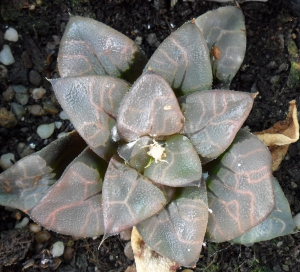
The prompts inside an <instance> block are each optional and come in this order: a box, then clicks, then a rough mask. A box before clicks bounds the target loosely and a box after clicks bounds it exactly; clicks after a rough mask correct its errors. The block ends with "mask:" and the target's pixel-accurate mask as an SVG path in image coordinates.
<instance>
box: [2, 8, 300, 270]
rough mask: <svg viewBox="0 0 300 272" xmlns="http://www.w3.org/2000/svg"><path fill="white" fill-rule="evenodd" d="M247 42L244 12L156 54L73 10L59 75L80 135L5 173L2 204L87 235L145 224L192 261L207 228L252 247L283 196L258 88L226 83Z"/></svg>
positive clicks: (179, 33)
mask: <svg viewBox="0 0 300 272" xmlns="http://www.w3.org/2000/svg"><path fill="white" fill-rule="evenodd" d="M216 18H218V20H216ZM245 48H246V36H245V25H244V19H243V14H242V11H241V10H240V9H239V8H237V7H223V8H219V9H217V10H214V11H210V12H208V13H206V14H204V15H202V16H200V17H198V18H197V19H193V20H191V21H190V22H187V23H185V24H184V25H183V26H181V27H180V28H179V29H178V30H176V31H175V32H173V33H172V34H171V35H170V36H169V37H168V38H167V39H166V40H165V41H164V42H163V43H162V44H161V45H160V46H159V47H158V49H157V50H156V52H155V53H154V54H153V56H152V57H151V58H150V60H149V61H148V60H147V58H146V57H145V55H144V54H143V52H142V51H141V50H140V49H139V48H138V46H136V45H135V44H134V42H133V41H131V40H130V39H128V38H127V37H125V36H124V35H122V34H121V33H119V32H117V31H116V30H114V29H112V28H110V27H108V26H106V25H104V24H102V23H100V22H96V21H94V20H92V19H88V18H82V17H78V16H76V17H72V18H71V19H70V21H69V23H68V25H67V27H66V30H65V33H64V35H63V38H62V40H61V45H60V49H59V55H58V69H59V73H60V76H61V78H57V79H52V80H50V81H51V83H52V86H53V89H54V92H55V94H56V96H57V99H58V101H59V102H60V104H61V106H62V108H63V109H64V110H65V112H66V113H67V114H68V116H69V118H70V120H71V122H72V123H73V125H74V127H75V128H76V130H77V132H75V131H74V132H72V133H70V134H68V135H67V136H65V137H62V138H59V139H58V140H56V141H54V142H52V143H51V144H50V145H48V146H47V147H45V148H44V149H43V150H41V151H38V152H36V153H34V154H32V155H30V156H28V157H26V158H24V159H22V160H20V161H19V162H17V163H16V164H15V165H13V166H12V167H11V168H9V169H8V170H6V171H5V172H3V173H2V175H1V176H0V184H1V186H0V204H1V205H4V206H10V207H13V208H18V209H21V210H23V211H25V212H27V213H28V214H29V215H30V217H31V218H32V219H33V220H34V221H36V222H37V223H39V224H40V225H42V226H44V227H46V228H48V229H51V230H53V231H56V232H59V233H62V234H68V235H73V236H77V237H94V236H99V235H102V234H104V237H105V238H106V237H108V236H110V235H113V234H117V233H119V232H121V231H122V230H125V229H128V228H130V227H132V226H136V228H137V230H138V232H139V233H140V234H141V236H142V237H143V239H144V241H145V242H146V243H147V244H148V245H149V246H150V247H151V248H152V249H153V250H155V251H156V252H157V253H159V254H161V255H163V256H166V257H168V258H170V259H172V260H174V261H176V262H177V263H179V264H180V265H185V266H192V265H194V264H195V262H196V261H197V260H198V258H199V253H200V251H201V247H202V243H203V239H204V237H205V235H206V238H207V239H209V240H211V241H215V242H222V241H229V240H232V239H238V238H237V237H239V239H240V240H239V242H241V243H247V241H248V240H247V239H246V238H245V237H243V236H242V235H244V234H245V233H246V232H247V231H249V230H251V229H253V228H254V227H256V226H259V224H262V222H265V221H266V220H268V216H269V215H270V214H271V213H272V211H273V210H274V207H275V206H276V205H277V204H276V205H275V197H276V201H277V196H275V195H274V186H273V177H272V173H271V156H270V154H269V151H268V149H267V148H266V147H265V146H264V144H263V143H262V142H261V141H260V140H259V139H258V138H256V136H254V135H252V134H251V133H250V132H247V131H246V130H242V129H241V126H242V125H243V123H244V121H245V120H246V118H247V116H248V114H249V112H250V110H251V108H252V104H253V100H254V96H255V95H253V94H250V93H247V92H236V91H230V90H226V89H224V88H228V87H229V84H230V82H231V80H232V78H233V77H234V75H235V73H236V72H237V70H238V69H239V67H240V65H241V63H242V61H243V58H244V53H245ZM213 81H214V84H218V86H222V89H221V88H220V89H217V90H214V89H212V82H213ZM131 84H132V85H131ZM283 198H284V196H283ZM287 213H288V212H287ZM275 216H276V218H279V217H280V215H277V214H276V215H275ZM288 220H290V217H289V219H288ZM273 221H274V220H273ZM273 221H272V220H269V221H268V222H267V224H270V225H268V226H271V225H272V224H273V223H272V222H273ZM275 221H276V220H275ZM287 228H289V229H288V230H287ZM292 228H294V226H289V227H286V226H284V228H282V229H281V230H280V231H277V232H276V235H280V234H281V233H283V230H284V231H286V232H288V231H291V229H292ZM264 229H266V228H264ZM258 232H260V233H262V231H258ZM273 235H274V234H273ZM240 236H242V237H240ZM253 237H254V236H253V235H251V239H252V240H251V241H257V240H259V239H261V238H253ZM270 237H271V236H270Z"/></svg>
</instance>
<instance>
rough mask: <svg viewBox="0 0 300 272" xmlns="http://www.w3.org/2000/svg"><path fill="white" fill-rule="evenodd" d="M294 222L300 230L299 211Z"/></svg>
mask: <svg viewBox="0 0 300 272" xmlns="http://www.w3.org/2000/svg"><path fill="white" fill-rule="evenodd" d="M294 222H295V225H296V227H297V229H299V230H300V213H297V214H296V215H295V216H294Z"/></svg>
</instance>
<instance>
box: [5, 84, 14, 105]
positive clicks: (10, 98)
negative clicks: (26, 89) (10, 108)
mask: <svg viewBox="0 0 300 272" xmlns="http://www.w3.org/2000/svg"><path fill="white" fill-rule="evenodd" d="M2 95H3V98H4V99H5V101H7V102H11V101H13V99H14V97H15V91H14V89H13V88H12V86H9V87H8V88H7V89H6V91H4V92H3V93H2Z"/></svg>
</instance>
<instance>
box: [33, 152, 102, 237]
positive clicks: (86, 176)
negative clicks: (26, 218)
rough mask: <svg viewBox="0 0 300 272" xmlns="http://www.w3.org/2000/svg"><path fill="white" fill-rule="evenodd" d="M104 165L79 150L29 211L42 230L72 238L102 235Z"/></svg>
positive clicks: (96, 157)
mask: <svg viewBox="0 0 300 272" xmlns="http://www.w3.org/2000/svg"><path fill="white" fill-rule="evenodd" d="M106 167H107V163H106V162H105V161H104V160H102V159H101V158H99V157H98V156H97V155H96V154H95V153H94V152H93V151H92V150H91V149H86V150H85V151H83V152H82V153H81V154H80V156H79V157H78V158H76V159H75V160H74V161H73V162H72V163H71V164H70V165H69V166H68V168H67V169H66V171H65V172H64V174H63V176H62V177H61V178H60V180H59V181H58V182H57V183H56V184H55V185H53V187H52V188H51V189H50V190H49V191H48V192H47V194H46V195H45V196H44V197H43V198H42V199H41V201H40V202H39V203H38V204H37V205H36V206H35V207H34V208H33V209H32V210H30V212H29V215H30V217H31V218H32V219H33V220H34V221H35V222H37V223H38V224H40V225H42V226H44V227H45V228H48V229H51V230H53V231H56V232H58V233H62V234H66V235H73V236H75V237H93V236H98V235H101V234H103V232H104V226H103V213H102V196H101V190H102V178H103V175H104V173H105V170H106Z"/></svg>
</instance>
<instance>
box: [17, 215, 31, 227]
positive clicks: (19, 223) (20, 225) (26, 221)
mask: <svg viewBox="0 0 300 272" xmlns="http://www.w3.org/2000/svg"><path fill="white" fill-rule="evenodd" d="M28 223H29V218H28V217H24V218H23V219H22V221H21V222H18V223H17V224H16V225H15V229H21V228H24V227H26V226H27V225H28Z"/></svg>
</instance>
